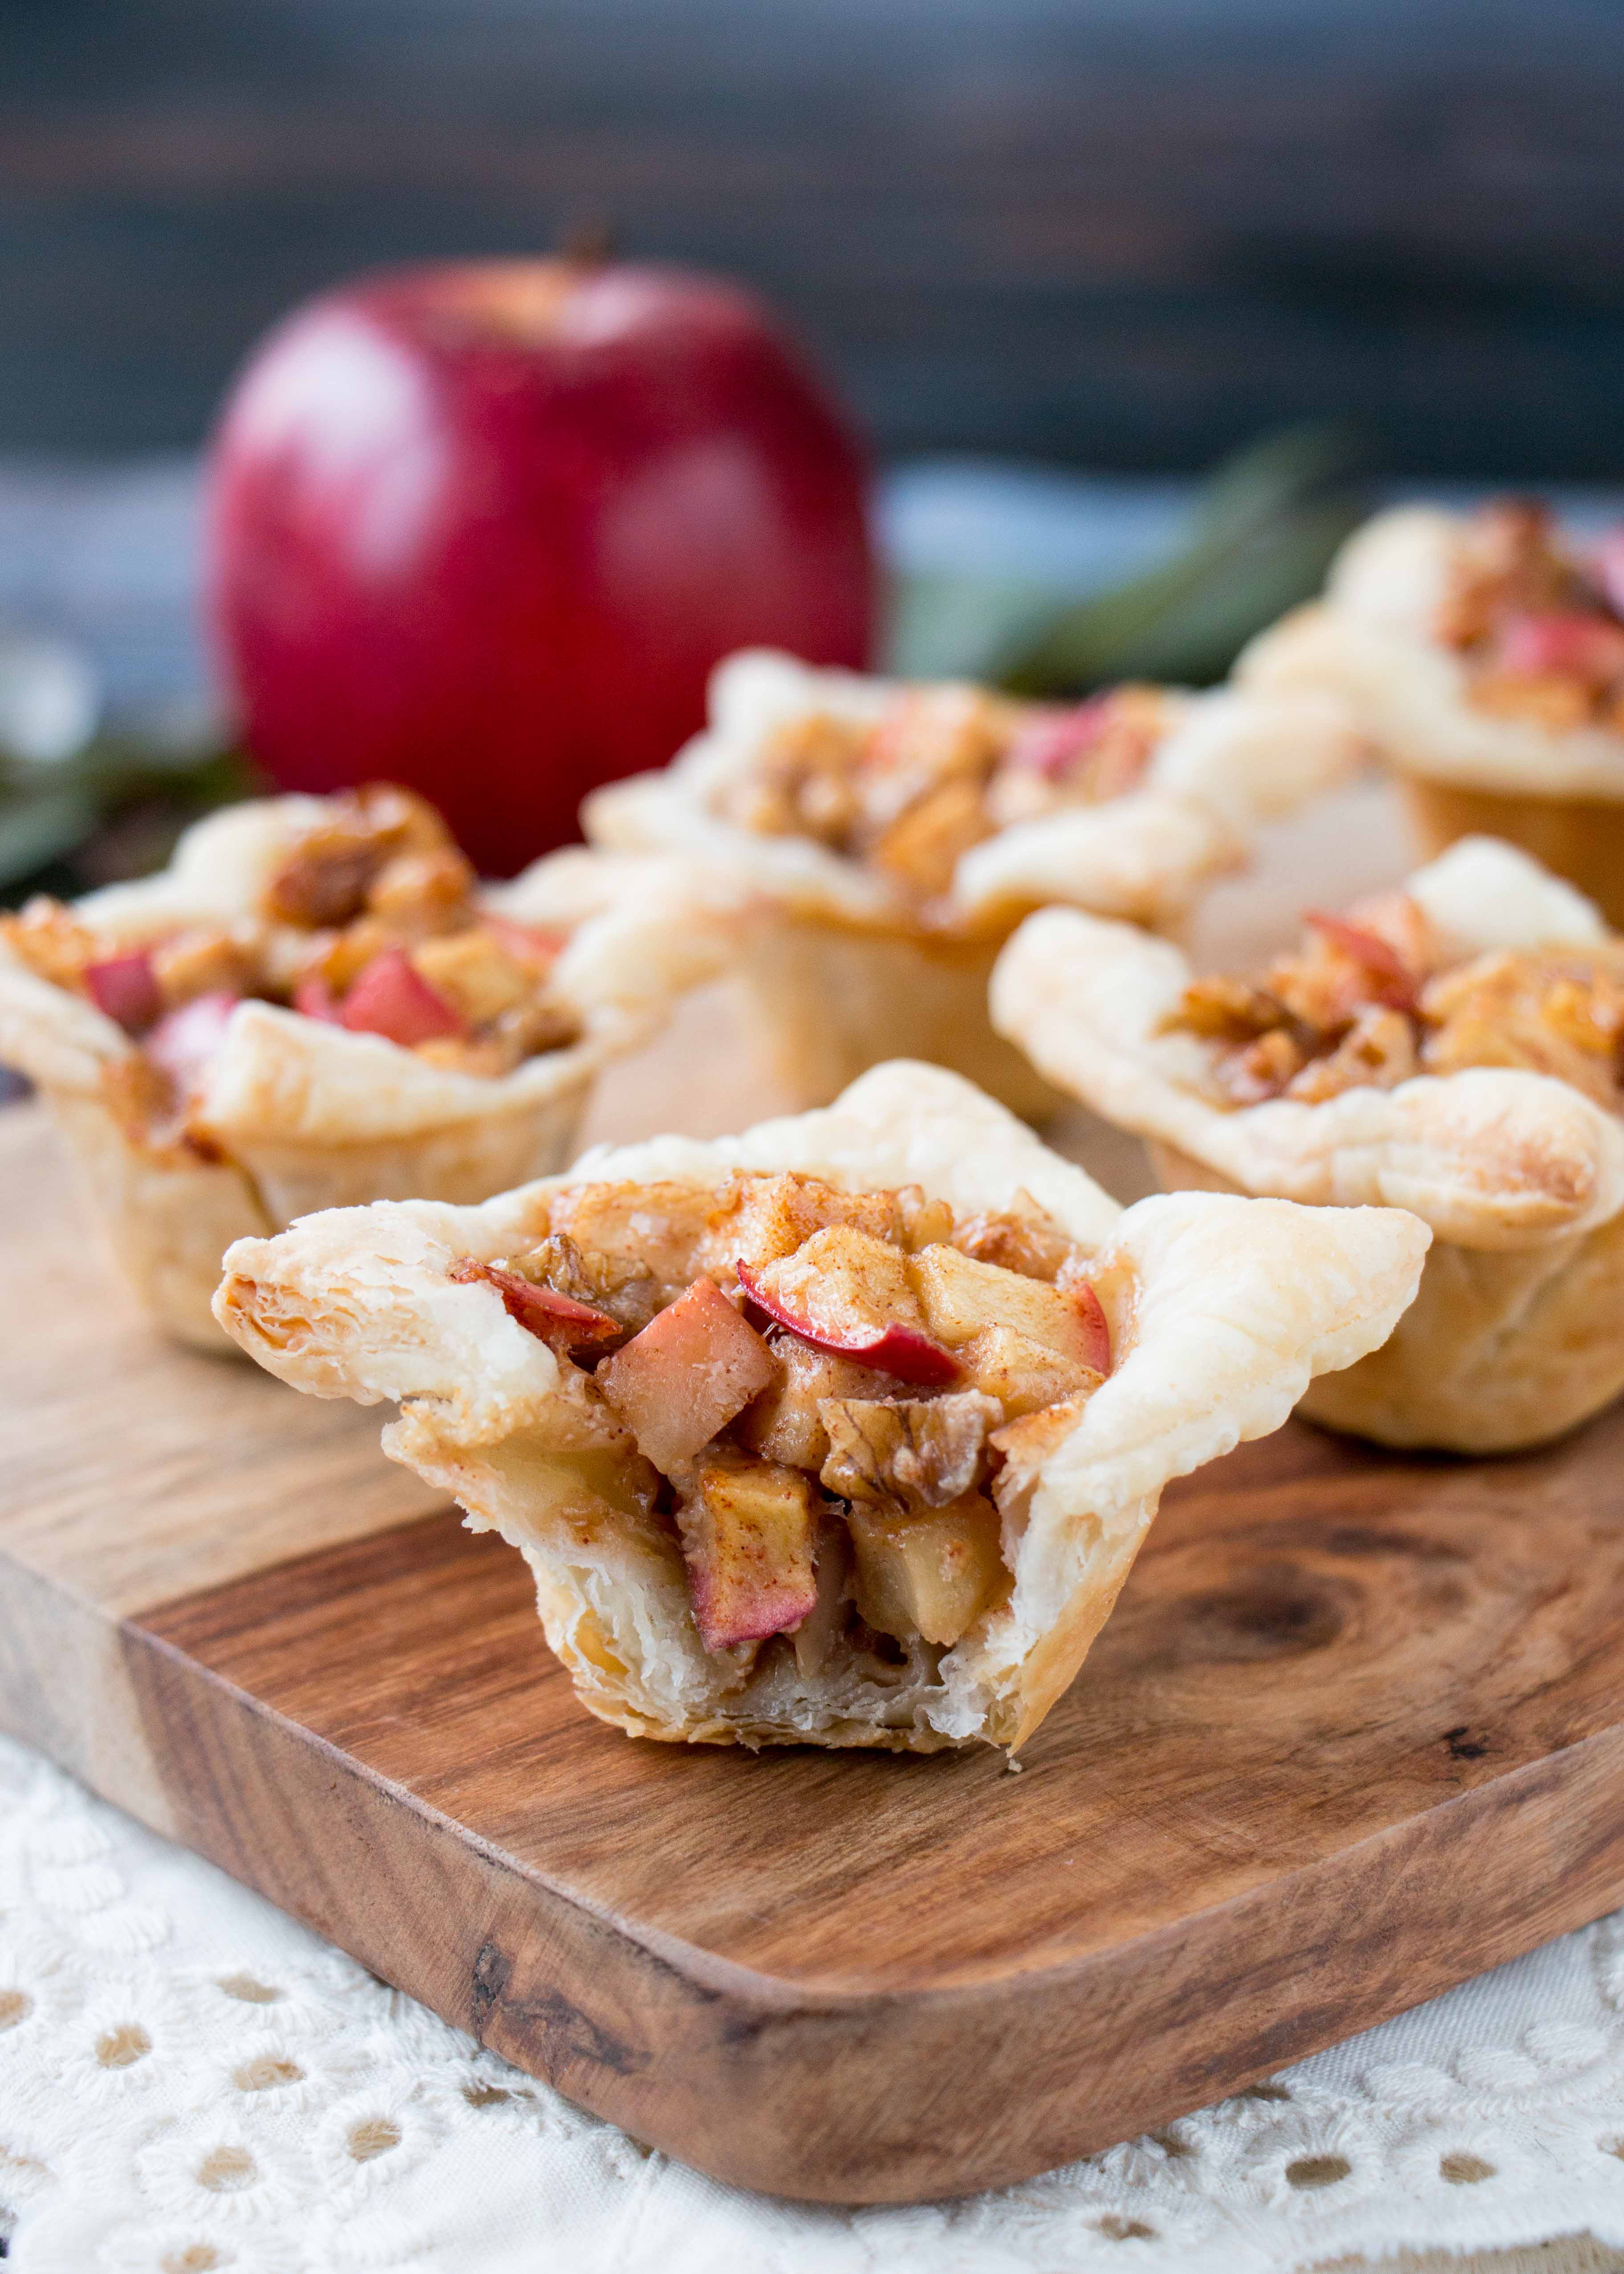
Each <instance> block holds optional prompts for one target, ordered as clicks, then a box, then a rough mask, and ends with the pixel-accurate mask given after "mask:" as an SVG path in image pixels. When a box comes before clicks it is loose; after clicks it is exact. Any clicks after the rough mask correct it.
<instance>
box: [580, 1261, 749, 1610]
mask: <svg viewBox="0 0 1624 2274" xmlns="http://www.w3.org/2000/svg"><path fill="white" fill-rule="evenodd" d="M777 1379H778V1361H777V1359H775V1358H774V1357H773V1355H772V1352H771V1350H769V1348H768V1347H767V1344H766V1343H765V1341H764V1340H763V1337H761V1336H760V1335H758V1334H757V1333H756V1329H755V1328H754V1327H753V1326H751V1325H750V1323H749V1322H748V1320H746V1319H743V1318H741V1316H740V1314H739V1313H738V1312H737V1311H736V1310H734V1308H733V1305H732V1304H731V1303H730V1302H729V1301H728V1299H727V1298H726V1295H724V1294H723V1292H722V1291H721V1289H720V1288H719V1287H718V1285H717V1284H716V1282H715V1280H714V1279H695V1282H694V1284H693V1285H692V1286H691V1287H690V1288H689V1289H688V1291H687V1293H686V1294H683V1295H679V1296H678V1298H677V1299H676V1301H675V1302H674V1303H668V1304H667V1305H666V1306H665V1309H664V1310H663V1311H661V1312H660V1313H659V1314H658V1317H656V1318H654V1319H652V1320H650V1322H649V1324H648V1325H647V1326H646V1327H644V1328H643V1331H642V1333H641V1334H637V1335H634V1336H633V1337H632V1339H631V1340H630V1342H628V1344H626V1346H625V1348H624V1349H622V1350H618V1351H617V1352H615V1354H614V1356H613V1358H610V1359H605V1361H604V1363H603V1365H602V1366H601V1367H599V1368H598V1375H597V1380H598V1387H599V1389H602V1391H603V1393H604V1395H605V1397H606V1398H607V1399H608V1401H609V1403H610V1404H611V1405H613V1408H614V1410H615V1412H617V1413H618V1414H619V1415H620V1419H621V1420H622V1421H624V1422H625V1424H626V1426H627V1427H628V1429H629V1430H630V1431H631V1433H632V1434H633V1436H635V1438H636V1440H637V1444H638V1449H639V1450H640V1451H642V1452H643V1453H644V1454H646V1455H647V1457H648V1458H649V1459H650V1460H651V1461H652V1462H653V1464H654V1465H655V1467H656V1468H657V1469H658V1470H659V1471H660V1472H661V1473H662V1475H665V1476H670V1475H671V1474H672V1472H673V1471H674V1470H676V1469H679V1468H680V1467H682V1466H683V1465H685V1464H686V1463H687V1462H689V1461H691V1460H692V1459H693V1458H694V1456H695V1454H696V1453H697V1452H699V1451H701V1450H702V1449H703V1447H705V1446H706V1445H708V1444H709V1443H710V1442H711V1439H712V1438H713V1437H714V1436H715V1435H716V1434H717V1433H718V1430H720V1429H724V1428H726V1426H727V1424H728V1423H729V1422H730V1421H731V1420H732V1419H733V1417H734V1415H735V1414H737V1413H741V1412H743V1411H744V1408H745V1407H746V1406H747V1405H748V1404H749V1403H750V1401H751V1399H752V1398H754V1397H760V1396H761V1394H762V1392H763V1390H764V1389H771V1386H772V1384H773V1382H775V1381H776V1380H777ZM770 1631H771V1630H770Z"/></svg>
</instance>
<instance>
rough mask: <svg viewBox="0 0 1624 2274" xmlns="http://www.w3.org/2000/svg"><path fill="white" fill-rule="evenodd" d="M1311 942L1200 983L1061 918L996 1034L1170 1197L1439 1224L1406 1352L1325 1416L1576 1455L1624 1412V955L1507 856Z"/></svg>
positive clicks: (1184, 970)
mask: <svg viewBox="0 0 1624 2274" xmlns="http://www.w3.org/2000/svg"><path fill="white" fill-rule="evenodd" d="M1308 922H1309V937H1308V938H1307V941H1306V943H1305V945H1304V948H1303V949H1302V951H1301V952H1300V953H1297V954H1294V955H1290V956H1286V957H1283V958H1282V959H1281V960H1279V961H1278V962H1277V963H1275V964H1274V966H1273V967H1272V968H1270V970H1269V971H1267V973H1266V974H1264V975H1263V977H1262V979H1261V982H1260V983H1253V982H1252V981H1244V980H1234V979H1229V978H1203V979H1199V980H1193V981H1192V974H1191V971H1190V968H1189V966H1188V964H1187V963H1186V962H1185V960H1184V957H1183V956H1182V955H1181V954H1180V953H1178V951H1177V949H1176V948H1174V947H1172V946H1170V945H1169V944H1168V943H1167V942H1166V941H1164V940H1158V939H1152V938H1150V937H1147V935H1146V934H1144V933H1142V932H1139V931H1136V930H1132V928H1131V927H1129V926H1127V925H1124V924H1113V923H1105V922H1100V921H1099V920H1097V919H1095V918H1093V917H1089V916H1085V915H1078V914H1076V913H1074V912H1072V911H1071V910H1068V909H1052V910H1049V911H1046V912H1045V913H1044V914H1042V915H1037V916H1034V917H1033V918H1031V920H1030V921H1029V922H1027V923H1026V924H1024V925H1023V926H1022V927H1021V929H1020V930H1019V932H1017V934H1016V935H1015V937H1014V938H1013V939H1012V940H1011V942H1010V945H1009V946H1008V947H1007V948H1006V949H1005V951H1004V957H1003V959H1002V960H1001V961H1000V963H999V966H998V968H997V970H996V973H995V975H994V978H993V989H992V999H993V1015H994V1018H995V1020H996V1023H997V1025H998V1026H999V1028H1001V1030H1002V1031H1003V1032H1004V1034H1006V1035H1011V1036H1012V1037H1014V1038H1015V1039H1016V1040H1018V1041H1019V1043H1021V1045H1022V1047H1023V1048H1024V1049H1026V1050H1028V1051H1029V1052H1030V1053H1031V1055H1032V1057H1033V1058H1034V1060H1035V1061H1036V1063H1037V1064H1038V1065H1040V1066H1041V1067H1042V1069H1043V1070H1044V1072H1045V1073H1047V1074H1048V1075H1049V1077H1050V1079H1051V1080H1053V1081H1057V1082H1060V1083H1062V1084H1064V1086H1065V1087H1066V1088H1068V1089H1069V1090H1070V1091H1071V1094H1072V1095H1073V1096H1077V1097H1079V1098H1081V1099H1083V1100H1084V1101H1085V1102H1086V1103H1087V1104H1089V1105H1091V1106H1092V1107H1093V1108H1094V1110H1095V1111H1096V1112H1099V1113H1101V1114H1103V1115H1104V1116H1105V1117H1106V1118H1107V1119H1109V1120H1111V1121H1114V1122H1116V1123H1117V1124H1118V1125H1119V1126H1121V1127H1123V1128H1125V1129H1131V1130H1134V1131H1137V1132H1138V1133H1139V1134H1140V1135H1142V1136H1144V1137H1145V1138H1147V1139H1148V1140H1149V1141H1150V1149H1151V1153H1152V1157H1153V1159H1154V1162H1155V1163H1156V1166H1157V1168H1158V1170H1159V1171H1160V1173H1161V1176H1162V1182H1163V1184H1164V1185H1168V1186H1174V1187H1178V1186H1201V1187H1205V1188H1209V1189H1216V1190H1227V1191H1239V1192H1245V1193H1277V1194H1280V1195H1282V1196H1284V1197H1286V1198H1289V1199H1291V1200H1296V1201H1312V1202H1318V1203H1321V1204H1328V1205H1330V1206H1333V1207H1345V1206H1349V1205H1353V1204H1357V1203H1363V1202H1368V1201H1381V1202H1384V1203H1387V1204H1391V1205H1394V1206H1397V1207H1402V1208H1406V1209H1412V1210H1413V1211H1414V1213H1415V1214H1416V1215H1417V1216H1420V1217H1422V1218H1423V1219H1424V1220H1425V1223H1426V1224H1429V1225H1430V1226H1431V1228H1432V1231H1433V1233H1434V1235H1435V1242H1434V1245H1433V1247H1432V1253H1431V1254H1430V1255H1429V1257H1428V1259H1427V1264H1426V1269H1425V1274H1424V1276H1423V1278H1422V1282H1421V1291H1420V1294H1419V1296H1418V1297H1417V1300H1416V1303H1415V1305H1414V1307H1413V1308H1412V1309H1411V1310H1410V1311H1409V1312H1407V1313H1406V1314H1405V1316H1404V1317H1403V1319H1402V1321H1400V1323H1399V1327H1398V1329H1397V1332H1396V1333H1395V1335H1394V1337H1393V1339H1392V1340H1391V1341H1390V1342H1389V1343H1387V1344H1386V1345H1385V1347H1383V1348H1382V1349H1380V1350H1378V1351H1376V1352H1373V1353H1372V1355H1371V1356H1370V1357H1368V1358H1365V1359H1363V1360H1361V1362H1360V1363H1359V1364H1358V1365H1357V1366H1354V1367H1350V1368H1349V1369H1348V1370H1347V1372H1346V1373H1344V1374H1338V1375H1337V1376H1336V1377H1335V1379H1333V1380H1327V1381H1325V1382H1317V1383H1316V1384H1315V1385H1314V1387H1313V1389H1312V1390H1311V1391H1310V1392H1309V1394H1308V1396H1307V1397H1305V1398H1304V1412H1307V1413H1308V1414H1310V1415H1312V1417H1313V1418H1314V1419H1317V1420H1320V1421H1323V1422H1326V1423H1327V1424H1328V1425H1330V1426H1331V1427H1336V1428H1341V1429H1348V1430H1352V1431H1355V1432H1357V1433H1358V1434H1362V1435H1365V1436H1367V1437H1373V1438H1375V1439H1377V1440H1378V1441H1379V1442H1381V1443H1383V1444H1388V1445H1431V1446H1438V1447H1443V1448H1448V1449H1454V1450H1457V1451H1462V1452H1471V1453H1487V1452H1500V1451H1506V1450H1509V1449H1514V1448H1516V1447H1521V1446H1527V1445H1535V1444H1538V1443H1541V1442H1544V1441H1545V1440H1546V1439H1548V1438H1552V1437H1554V1436H1557V1435H1559V1434H1560V1433H1561V1432H1562V1431H1564V1430H1566V1429H1569V1428H1572V1427H1574V1426H1575V1424H1577V1423H1578V1422H1580V1421H1583V1420H1584V1419H1587V1418H1588V1417H1589V1416H1590V1414H1592V1413H1594V1412H1598V1410H1599V1409H1600V1407H1601V1406H1603V1405H1604V1404H1607V1403H1608V1402H1609V1401H1610V1400H1611V1399H1612V1398H1613V1397H1616V1396H1617V1394H1618V1392H1619V1391H1620V1389H1624V1215H1621V1214H1620V1210H1621V1209H1624V1125H1621V1123H1620V1109H1624V1088H1620V1049H1621V1047H1624V940H1620V939H1618V938H1616V937H1613V935H1611V934H1610V933H1609V932H1608V931H1607V930H1606V927H1605V924H1604V923H1603V922H1602V919H1601V917H1600V915H1599V914H1598V911H1597V910H1596V908H1595V907H1593V906H1592V905H1591V904H1590V902H1589V901H1588V900H1584V899H1583V897H1582V896H1581V895H1580V894H1579V893H1577V892H1575V891H1574V890H1573V888H1572V887H1571V886H1570V885H1567V884H1565V883H1564V882H1562V880H1561V879H1560V878H1559V877H1553V876H1551V875H1550V874H1549V873H1548V871H1546V870H1544V869H1542V868H1541V867H1540V866H1539V865H1538V862H1534V861H1532V860H1530V858H1529V856H1528V855H1526V854H1524V853H1522V852H1520V851H1518V850H1516V849H1515V847H1511V846H1508V845H1504V844H1501V843H1500V842H1499V841H1498V840H1494V839H1489V838H1468V839H1465V840H1462V842H1461V843H1460V844H1458V845H1456V846H1455V847H1453V848H1452V849H1451V850H1450V851H1449V852H1447V853H1446V854H1445V855H1442V856H1441V857H1440V859H1439V860H1437V861H1435V862H1432V864H1431V865H1430V866H1429V867H1427V868H1425V869H1422V870H1418V871H1417V873H1416V874H1415V875H1413V876H1412V877H1410V878H1409V879H1408V880H1407V882H1406V883H1405V884H1404V885H1402V887H1400V888H1399V889H1397V890H1395V891H1394V892H1387V893H1383V894H1381V895H1380V896H1378V897H1376V898H1374V899H1372V900H1367V901H1365V902H1363V903H1360V904H1358V905H1357V906H1355V907H1352V908H1350V909H1349V910H1348V911H1347V912H1346V913H1345V914H1344V915H1313V916H1311V917H1310V918H1309V920H1308Z"/></svg>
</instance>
